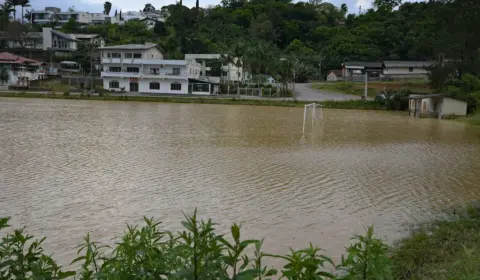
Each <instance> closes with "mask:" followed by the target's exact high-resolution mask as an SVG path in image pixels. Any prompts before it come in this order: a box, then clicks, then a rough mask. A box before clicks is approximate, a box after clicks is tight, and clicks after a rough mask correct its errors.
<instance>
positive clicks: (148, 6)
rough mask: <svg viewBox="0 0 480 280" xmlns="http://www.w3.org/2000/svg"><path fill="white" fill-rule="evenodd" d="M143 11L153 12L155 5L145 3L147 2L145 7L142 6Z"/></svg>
mask: <svg viewBox="0 0 480 280" xmlns="http://www.w3.org/2000/svg"><path fill="white" fill-rule="evenodd" d="M143 12H144V13H153V12H155V7H154V6H153V5H152V4H150V3H147V4H145V7H144V8H143Z"/></svg>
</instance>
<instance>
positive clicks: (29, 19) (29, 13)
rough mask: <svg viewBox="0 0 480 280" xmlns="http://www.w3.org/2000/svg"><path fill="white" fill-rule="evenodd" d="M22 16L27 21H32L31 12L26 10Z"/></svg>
mask: <svg viewBox="0 0 480 280" xmlns="http://www.w3.org/2000/svg"><path fill="white" fill-rule="evenodd" d="M23 18H24V19H26V20H27V21H28V22H32V12H31V11H28V10H27V12H26V13H25V15H24V16H23Z"/></svg>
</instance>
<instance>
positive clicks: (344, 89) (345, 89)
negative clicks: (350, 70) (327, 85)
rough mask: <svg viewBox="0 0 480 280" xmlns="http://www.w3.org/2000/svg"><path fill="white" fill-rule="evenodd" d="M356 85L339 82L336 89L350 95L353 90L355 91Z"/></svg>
mask: <svg viewBox="0 0 480 280" xmlns="http://www.w3.org/2000/svg"><path fill="white" fill-rule="evenodd" d="M354 85H355V84H354V83H353V82H337V83H335V87H336V88H337V89H338V90H340V91H342V92H346V93H350V92H351V91H352V90H353V87H354Z"/></svg>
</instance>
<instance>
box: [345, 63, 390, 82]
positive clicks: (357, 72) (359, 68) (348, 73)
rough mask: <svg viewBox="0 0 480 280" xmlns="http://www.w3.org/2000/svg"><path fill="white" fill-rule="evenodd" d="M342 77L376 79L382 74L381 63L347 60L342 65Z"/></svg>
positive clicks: (356, 79)
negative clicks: (366, 76)
mask: <svg viewBox="0 0 480 280" xmlns="http://www.w3.org/2000/svg"><path fill="white" fill-rule="evenodd" d="M342 66H343V67H342V72H343V78H344V80H347V81H363V80H364V79H365V75H368V79H369V80H378V79H379V78H380V76H381V74H382V63H381V62H371V61H348V62H345V63H343V65H342Z"/></svg>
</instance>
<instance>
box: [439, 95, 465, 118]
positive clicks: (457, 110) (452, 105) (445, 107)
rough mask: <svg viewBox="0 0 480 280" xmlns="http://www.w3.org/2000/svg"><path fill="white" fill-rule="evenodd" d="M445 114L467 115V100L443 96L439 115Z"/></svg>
mask: <svg viewBox="0 0 480 280" xmlns="http://www.w3.org/2000/svg"><path fill="white" fill-rule="evenodd" d="M445 115H456V116H465V115H467V102H464V101H460V100H456V99H452V98H447V97H445V98H444V99H443V103H442V105H441V108H440V116H445Z"/></svg>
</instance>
